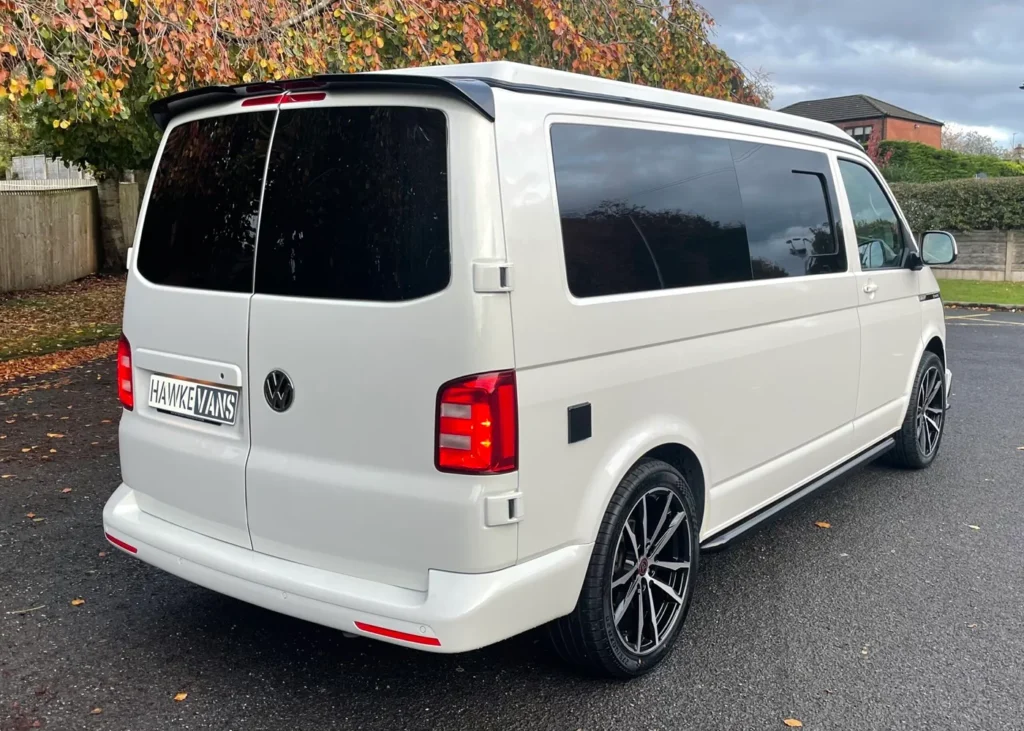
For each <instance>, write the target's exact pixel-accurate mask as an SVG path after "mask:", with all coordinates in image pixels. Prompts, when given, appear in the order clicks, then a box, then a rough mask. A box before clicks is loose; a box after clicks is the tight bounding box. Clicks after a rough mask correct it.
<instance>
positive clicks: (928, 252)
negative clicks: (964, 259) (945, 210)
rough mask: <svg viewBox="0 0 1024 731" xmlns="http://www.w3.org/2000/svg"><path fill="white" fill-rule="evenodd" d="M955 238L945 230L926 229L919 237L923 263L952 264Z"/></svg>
mask: <svg viewBox="0 0 1024 731" xmlns="http://www.w3.org/2000/svg"><path fill="white" fill-rule="evenodd" d="M956 255H957V248H956V239H954V238H953V234H950V233H946V232H945V231H928V232H927V233H926V234H925V235H924V236H923V237H922V238H921V257H922V258H923V259H924V263H925V264H939V265H942V264H952V263H953V262H954V261H956Z"/></svg>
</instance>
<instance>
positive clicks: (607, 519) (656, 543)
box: [548, 459, 700, 678]
mask: <svg viewBox="0 0 1024 731" xmlns="http://www.w3.org/2000/svg"><path fill="white" fill-rule="evenodd" d="M695 505H696V503H695V501H694V498H693V494H692V492H691V490H690V486H689V485H688V484H687V482H686V479H685V478H684V477H683V476H682V475H681V474H680V473H679V471H678V470H677V469H675V468H674V467H672V466H671V465H669V464H666V463H665V462H661V461H659V460H653V459H649V460H644V461H641V462H640V463H638V464H637V465H636V466H635V467H633V469H632V470H630V472H629V474H627V475H626V476H625V477H624V478H623V479H622V482H621V483H619V486H618V488H617V489H616V490H615V494H614V495H613V496H612V499H611V502H610V504H609V506H608V511H607V513H605V516H604V519H603V521H602V522H601V528H600V530H599V531H598V534H597V540H596V541H595V543H594V552H593V554H592V556H591V559H590V566H589V567H588V569H587V574H586V577H585V579H584V581H583V589H582V590H581V591H580V597H579V600H578V601H577V602H576V608H575V609H574V610H573V612H572V613H571V614H569V615H568V616H566V617H562V618H561V619H558V620H555V621H554V622H552V623H551V624H550V625H549V626H548V632H549V636H550V639H551V642H552V644H553V645H554V647H555V650H556V651H557V652H558V654H559V655H560V656H561V657H562V658H563V659H564V660H566V661H568V662H569V663H571V664H572V665H574V666H576V667H578V668H580V669H582V670H584V671H586V672H588V673H591V674H596V675H601V676H605V677H614V678H632V677H636V676H638V675H642V674H644V673H646V672H648V671H650V670H652V669H653V668H654V667H655V666H657V665H658V663H660V662H661V661H662V660H664V659H665V657H666V656H667V655H668V653H669V651H670V650H671V649H672V644H673V643H674V641H675V639H676V636H677V635H678V634H679V630H680V628H681V627H682V626H683V622H684V621H685V620H686V613H687V611H688V610H689V608H690V598H691V596H692V595H693V585H694V580H695V578H696V574H697V564H698V560H699V558H700V544H699V542H698V529H699V526H698V525H697V523H696V509H695Z"/></svg>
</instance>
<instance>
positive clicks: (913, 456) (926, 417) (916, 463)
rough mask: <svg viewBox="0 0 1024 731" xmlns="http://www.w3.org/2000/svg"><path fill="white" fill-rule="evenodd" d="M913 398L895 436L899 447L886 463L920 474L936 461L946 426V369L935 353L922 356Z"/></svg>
mask: <svg viewBox="0 0 1024 731" xmlns="http://www.w3.org/2000/svg"><path fill="white" fill-rule="evenodd" d="M910 394H911V396H910V403H909V404H908V406H907V412H906V415H905V416H904V418H903V426H902V427H901V428H900V430H899V431H898V432H896V434H895V438H896V447H895V448H894V449H893V450H892V451H891V452H890V453H889V454H888V455H887V457H886V459H887V461H889V462H890V463H891V464H894V465H896V466H897V467H909V468H910V469H915V470H919V469H921V468H923V467H927V466H928V465H930V464H931V463H932V460H934V459H935V455H936V454H938V452H939V444H941V443H942V432H943V429H944V428H945V426H946V366H945V364H944V363H943V362H942V359H941V358H939V356H938V355H936V354H935V353H932V352H930V351H927V350H926V351H925V352H924V355H922V356H921V362H920V364H918V367H917V375H916V376H914V386H913V388H912V389H911V391H910Z"/></svg>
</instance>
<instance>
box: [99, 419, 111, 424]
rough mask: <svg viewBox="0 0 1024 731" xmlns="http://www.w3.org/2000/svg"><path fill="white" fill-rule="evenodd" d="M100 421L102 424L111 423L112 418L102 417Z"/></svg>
mask: <svg viewBox="0 0 1024 731" xmlns="http://www.w3.org/2000/svg"><path fill="white" fill-rule="evenodd" d="M100 423H101V424H109V423H110V419H101V420H100Z"/></svg>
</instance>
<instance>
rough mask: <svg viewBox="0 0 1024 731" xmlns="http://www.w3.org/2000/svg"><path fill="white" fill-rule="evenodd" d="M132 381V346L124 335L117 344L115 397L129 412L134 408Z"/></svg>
mask: <svg viewBox="0 0 1024 731" xmlns="http://www.w3.org/2000/svg"><path fill="white" fill-rule="evenodd" d="M133 385H134V384H133V379H132V346H131V345H129V344H128V338H126V337H125V336H124V335H122V336H121V339H120V340H119V341H118V343H117V397H118V398H119V399H121V405H122V406H124V407H125V408H126V409H128V410H129V411H131V410H132V409H133V408H135V389H134V388H133Z"/></svg>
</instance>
